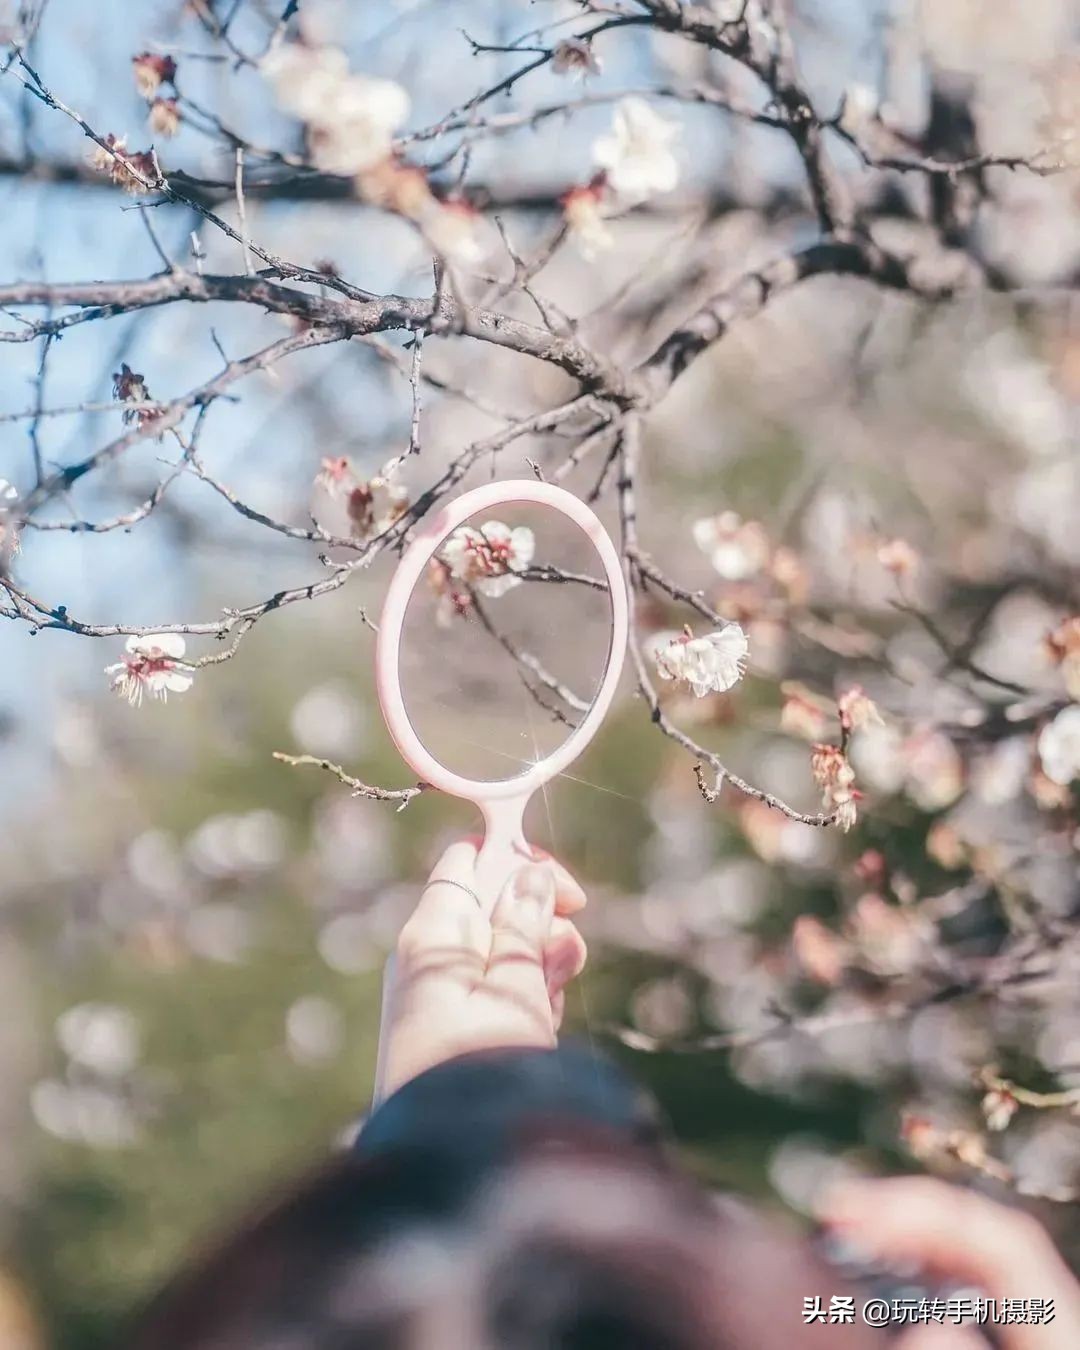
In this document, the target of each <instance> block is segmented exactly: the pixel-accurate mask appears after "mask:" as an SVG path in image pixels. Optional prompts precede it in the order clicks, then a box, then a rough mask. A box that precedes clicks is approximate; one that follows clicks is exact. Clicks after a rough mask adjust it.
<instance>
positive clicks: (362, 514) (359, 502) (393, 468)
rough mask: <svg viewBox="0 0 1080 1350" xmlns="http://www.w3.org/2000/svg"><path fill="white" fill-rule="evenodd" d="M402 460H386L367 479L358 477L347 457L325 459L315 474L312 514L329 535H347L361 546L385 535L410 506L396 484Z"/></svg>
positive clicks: (403, 490)
mask: <svg viewBox="0 0 1080 1350" xmlns="http://www.w3.org/2000/svg"><path fill="white" fill-rule="evenodd" d="M401 459H402V457H401V456H400V455H399V456H396V457H395V458H394V459H390V460H388V461H387V462H386V463H385V464H384V465H383V466H382V468H381V469H380V470H379V471H378V473H376V474H374V475H372V477H371V478H369V479H363V478H361V477H360V476H359V475H358V474H357V472H356V470H355V468H354V467H353V464H352V461H351V460H350V459H349V457H348V456H347V455H339V456H337V457H336V458H334V459H324V460H323V462H322V465H321V467H320V469H319V472H318V473H317V474H316V475H315V481H314V484H313V487H314V494H313V500H312V504H311V514H312V515H313V516H314V518H315V520H316V522H317V523H318V524H319V525H320V527H321V528H322V529H324V530H326V531H327V532H328V533H329V534H338V535H341V534H348V535H352V536H353V537H355V538H357V539H359V540H360V541H361V542H362V543H367V541H368V540H370V539H374V538H376V537H377V536H378V535H380V534H384V533H385V532H386V531H387V530H388V529H389V528H390V527H391V525H393V524H394V522H395V521H397V520H399V519H400V518H401V516H402V514H403V513H404V512H405V510H406V509H407V507H408V505H409V493H408V490H407V489H406V488H405V487H404V486H403V485H402V484H401V483H399V482H398V481H397V473H398V469H399V468H400V467H401Z"/></svg>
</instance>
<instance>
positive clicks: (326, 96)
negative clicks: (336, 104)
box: [259, 42, 349, 122]
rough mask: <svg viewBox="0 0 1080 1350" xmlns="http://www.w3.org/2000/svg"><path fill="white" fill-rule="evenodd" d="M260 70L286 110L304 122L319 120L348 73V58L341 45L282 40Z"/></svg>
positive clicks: (267, 56) (262, 62)
mask: <svg viewBox="0 0 1080 1350" xmlns="http://www.w3.org/2000/svg"><path fill="white" fill-rule="evenodd" d="M259 69H260V70H261V71H262V73H263V74H264V75H265V76H266V78H267V79H268V80H269V81H270V84H271V85H272V87H273V90H274V97H275V98H276V99H277V102H278V104H279V105H280V106H281V107H282V108H284V109H285V111H286V112H291V113H293V114H294V115H295V116H296V117H299V118H300V119H301V121H304V122H314V121H317V120H319V119H320V118H321V117H322V116H323V114H324V112H325V109H326V108H327V106H328V105H329V104H331V103H332V102H333V101H334V99H335V98H336V96H337V91H338V89H339V88H340V87H341V85H343V84H344V82H345V80H346V79H347V78H348V75H349V58H348V57H347V56H346V55H345V53H344V52H343V51H342V50H341V49H340V48H339V47H305V46H303V45H301V44H300V43H297V42H290V43H282V44H281V45H280V46H278V47H275V48H274V49H273V50H272V51H270V52H268V53H267V55H266V56H264V57H263V59H262V61H261V62H260V65H259Z"/></svg>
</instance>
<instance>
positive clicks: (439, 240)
mask: <svg viewBox="0 0 1080 1350" xmlns="http://www.w3.org/2000/svg"><path fill="white" fill-rule="evenodd" d="M479 223H480V217H479V214H478V213H477V212H476V211H475V210H474V209H473V208H472V207H471V206H470V205H469V204H468V203H467V202H465V201H460V200H451V201H437V200H435V199H434V198H433V199H432V203H431V205H430V207H429V209H427V210H425V211H424V212H423V213H422V214H421V216H420V219H419V224H420V229H421V230H422V232H423V235H424V238H425V239H426V240H427V241H428V243H429V244H430V245H431V247H432V248H433V249H434V250H435V252H436V253H437V254H438V255H439V256H440V257H441V258H445V259H446V261H447V262H451V263H457V264H458V266H467V265H468V264H470V263H477V262H479V261H480V259H481V258H482V257H483V256H484V247H483V244H482V243H481V241H480V236H479V233H478V231H477V225H478V224H479Z"/></svg>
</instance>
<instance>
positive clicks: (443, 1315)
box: [127, 1130, 881, 1350]
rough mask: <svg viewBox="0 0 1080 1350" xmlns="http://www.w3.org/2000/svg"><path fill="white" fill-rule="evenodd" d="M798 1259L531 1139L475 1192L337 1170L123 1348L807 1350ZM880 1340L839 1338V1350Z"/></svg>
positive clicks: (243, 1235) (656, 1190)
mask: <svg viewBox="0 0 1080 1350" xmlns="http://www.w3.org/2000/svg"><path fill="white" fill-rule="evenodd" d="M838 1292H840V1293H842V1292H844V1290H843V1287H842V1282H841V1280H840V1279H839V1278H838V1277H837V1276H836V1275H835V1274H834V1273H831V1272H829V1271H828V1270H827V1268H826V1267H824V1266H823V1265H820V1264H816V1263H815V1260H814V1258H813V1257H812V1256H811V1255H810V1253H809V1249H808V1248H807V1247H806V1246H805V1245H804V1244H803V1243H801V1242H798V1241H795V1240H794V1239H792V1238H791V1237H790V1236H788V1235H787V1234H786V1233H784V1232H782V1231H780V1230H778V1229H775V1228H774V1227H773V1226H772V1225H768V1224H765V1223H763V1222H762V1221H761V1220H760V1219H758V1218H756V1217H754V1216H751V1215H750V1214H749V1213H748V1212H745V1211H743V1210H741V1208H737V1207H736V1208H732V1207H728V1208H721V1207H718V1206H717V1205H716V1204H715V1203H714V1202H712V1201H711V1200H710V1199H709V1197H707V1196H706V1195H705V1193H704V1192H702V1191H701V1190H700V1189H698V1188H697V1187H696V1186H694V1185H693V1184H692V1183H691V1182H690V1181H689V1180H687V1179H686V1178H685V1177H682V1176H681V1175H678V1174H676V1173H673V1172H672V1171H671V1170H670V1169H669V1168H668V1167H666V1166H665V1165H664V1164H663V1162H662V1161H661V1160H660V1158H659V1156H658V1155H657V1154H656V1153H655V1152H654V1151H650V1150H643V1149H641V1148H640V1147H638V1146H636V1145H633V1144H630V1143H628V1142H627V1141H626V1139H625V1138H624V1137H617V1136H615V1135H612V1134H608V1133H606V1132H604V1131H603V1130H594V1131H593V1132H592V1133H591V1134H589V1135H583V1134H582V1133H581V1131H580V1130H579V1131H577V1132H576V1133H575V1134H574V1136H573V1137H571V1136H570V1135H567V1134H557V1133H550V1134H548V1135H547V1136H544V1137H541V1136H537V1137H536V1138H534V1139H533V1140H532V1141H531V1142H530V1144H529V1145H528V1147H527V1148H524V1149H523V1150H522V1151H521V1152H520V1153H519V1155H518V1156H517V1157H516V1158H515V1159H514V1160H512V1161H507V1162H506V1163H504V1164H502V1165H500V1166H498V1167H495V1168H492V1169H490V1170H489V1172H488V1174H486V1175H485V1176H484V1177H483V1178H482V1179H481V1180H480V1181H479V1182H478V1181H477V1178H476V1177H475V1176H471V1177H469V1176H465V1175H463V1174H462V1172H461V1170H460V1169H456V1168H454V1167H449V1166H447V1158H446V1156H439V1155H438V1153H437V1152H433V1151H430V1150H417V1149H409V1148H403V1149H401V1150H400V1151H398V1152H397V1153H391V1152H387V1153H381V1154H379V1155H378V1156H376V1157H372V1158H365V1157H363V1156H358V1155H355V1154H345V1155H342V1156H340V1157H337V1158H335V1159H333V1160H332V1161H331V1162H329V1163H327V1164H326V1165H325V1166H323V1167H322V1168H320V1169H319V1170H318V1171H317V1172H315V1173H314V1174H313V1175H311V1176H309V1177H308V1178H307V1179H306V1180H304V1181H302V1182H301V1183H300V1184H299V1185H297V1186H295V1187H294V1188H293V1189H292V1190H291V1191H289V1192H288V1193H287V1194H286V1195H284V1196H283V1197H282V1198H281V1199H280V1200H278V1202H277V1203H275V1204H274V1205H273V1206H272V1207H270V1208H269V1209H267V1210H265V1211H264V1212H263V1213H262V1214H260V1215H258V1216H257V1217H255V1218H254V1219H252V1220H249V1221H248V1222H247V1223H246V1224H244V1225H243V1226H242V1227H241V1228H240V1229H239V1230H238V1231H236V1232H235V1233H234V1234H233V1235H232V1236H231V1237H229V1238H228V1239H227V1240H226V1241H225V1242H224V1243H222V1244H221V1245H220V1246H218V1247H217V1248H216V1250H214V1251H212V1252H211V1253H210V1254H209V1255H208V1256H206V1257H205V1258H204V1259H202V1260H201V1261H199V1262H198V1263H197V1264H195V1265H194V1266H193V1267H192V1268H190V1269H189V1270H188V1271H187V1272H185V1273H184V1274H182V1275H181V1276H180V1277H179V1278H178V1279H176V1280H175V1281H174V1282H173V1283H172V1284H171V1285H170V1286H169V1287H168V1288H167V1289H166V1290H165V1291H164V1292H163V1293H162V1294H161V1295H159V1297H158V1298H157V1299H156V1300H155V1301H154V1303H153V1304H152V1306H151V1307H150V1308H149V1309H148V1311H147V1313H146V1314H145V1316H144V1317H143V1318H142V1319H141V1320H140V1322H139V1324H138V1326H137V1327H136V1328H135V1329H134V1331H133V1334H132V1336H131V1338H130V1339H129V1341H128V1342H127V1345H128V1346H129V1347H130V1350H240V1347H244V1350H354V1348H355V1350H360V1348H361V1347H362V1350H433V1348H434V1347H438V1348H439V1350H496V1348H497V1350H817V1347H823V1346H827V1345H829V1344H831V1341H830V1339H829V1336H830V1333H831V1328H827V1327H823V1326H819V1325H812V1326H804V1325H802V1323H801V1310H802V1300H803V1297H804V1296H807V1295H812V1294H819V1295H823V1296H824V1298H825V1302H826V1304H827V1303H828V1296H829V1295H830V1294H833V1293H838ZM880 1343H881V1342H880V1340H879V1339H878V1335H877V1333H873V1332H871V1331H869V1329H867V1328H863V1327H859V1326H849V1327H846V1328H845V1345H848V1346H849V1350H868V1347H872V1346H877V1345H879V1344H880Z"/></svg>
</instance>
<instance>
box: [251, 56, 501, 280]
mask: <svg viewBox="0 0 1080 1350" xmlns="http://www.w3.org/2000/svg"><path fill="white" fill-rule="evenodd" d="M261 69H262V72H263V74H264V75H265V76H266V77H267V79H268V80H269V81H270V84H271V87H272V88H273V91H274V95H275V98H276V99H277V102H278V104H279V106H280V107H282V108H283V109H284V110H285V111H286V112H290V113H292V114H293V115H294V116H296V117H298V118H299V119H300V120H301V121H302V122H303V123H304V125H305V126H306V128H307V131H308V139H309V143H310V147H311V156H312V159H313V160H314V163H315V165H316V167H317V168H319V169H321V170H322V172H323V173H329V174H335V175H338V176H340V177H346V178H352V179H354V180H355V183H356V187H357V190H358V191H359V192H360V194H361V196H363V197H364V198H365V200H367V201H369V202H371V203H372V204H373V205H376V206H381V207H383V208H384V209H386V210H390V211H394V212H396V213H397V214H399V215H401V216H403V217H404V218H405V219H407V220H410V221H412V222H413V224H414V225H415V226H416V227H417V229H418V230H419V231H420V232H421V234H422V235H423V236H424V238H425V240H426V241H427V243H428V244H429V246H430V247H431V248H432V249H434V251H435V252H436V253H438V254H439V255H440V256H441V257H443V258H445V259H447V260H448V261H450V262H453V263H457V264H462V265H464V264H468V263H473V262H476V261H477V259H478V258H479V257H480V256H481V251H482V250H481V247H480V244H479V241H478V238H477V224H478V220H479V217H478V215H477V213H476V211H475V210H474V209H473V208H472V207H471V206H470V204H469V203H468V202H467V201H466V200H465V199H464V198H455V197H450V198H440V197H438V196H437V195H436V194H435V193H434V192H433V191H432V189H431V186H430V184H429V183H428V179H427V175H426V174H425V173H424V171H423V170H422V169H419V168H417V167H416V166H415V165H411V164H408V163H407V162H405V161H404V160H403V159H401V158H400V157H399V156H398V155H397V154H396V153H395V151H394V137H395V135H396V133H397V132H398V130H399V129H400V127H401V126H402V124H403V123H404V122H405V120H406V118H407V117H408V115H409V106H410V105H409V96H408V94H407V93H406V92H405V90H404V89H403V88H402V87H401V85H399V84H397V83H395V82H394V81H393V80H385V79H377V78H375V77H372V76H369V75H360V74H356V73H355V72H352V71H350V70H349V63H348V57H347V56H346V54H345V52H343V51H342V50H341V49H340V48H338V47H329V46H327V47H309V46H305V45H304V44H302V43H298V42H293V43H281V44H279V45H278V46H276V47H274V48H273V49H272V50H271V51H270V52H269V53H268V54H267V55H266V56H265V57H264V58H263V60H262V63H261Z"/></svg>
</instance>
